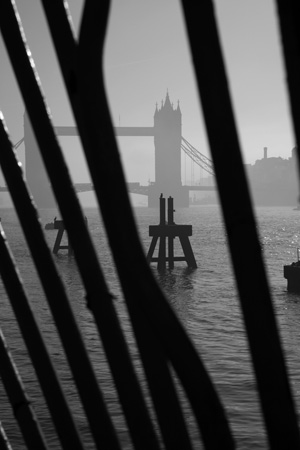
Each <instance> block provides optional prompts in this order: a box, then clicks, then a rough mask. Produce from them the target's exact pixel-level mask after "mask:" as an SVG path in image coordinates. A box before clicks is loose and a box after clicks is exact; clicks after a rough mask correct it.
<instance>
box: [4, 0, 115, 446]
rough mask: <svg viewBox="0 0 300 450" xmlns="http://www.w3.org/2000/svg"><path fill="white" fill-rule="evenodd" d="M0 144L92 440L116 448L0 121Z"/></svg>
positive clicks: (59, 282) (103, 406)
mask: <svg viewBox="0 0 300 450" xmlns="http://www.w3.org/2000/svg"><path fill="white" fill-rule="evenodd" d="M0 10H1V7H0ZM0 23H1V14H0ZM0 145H1V152H0V165H1V169H2V171H3V174H4V177H5V180H6V183H7V186H8V188H9V192H10V194H11V197H12V200H13V202H14V205H15V208H16V211H17V214H18V217H19V220H20V223H21V225H22V228H23V231H24V235H25V237H26V240H27V243H28V246H29V248H30V251H31V254H32V257H33V260H34V263H35V265H36V269H37V272H38V274H39V277H40V279H41V283H42V286H43V288H44V291H45V295H46V298H47V301H48V304H49V307H50V310H51V312H52V314H53V317H54V320H55V324H56V327H57V329H58V332H59V335H60V338H61V341H62V343H63V346H64V349H65V353H66V356H67V360H68V362H69V365H70V367H71V370H72V372H73V376H74V381H75V383H76V386H77V388H78V392H79V395H80V398H81V401H82V404H83V407H84V409H85V412H86V415H87V418H88V421H89V424H90V427H91V430H92V433H93V436H94V439H95V441H96V442H98V443H99V445H100V443H102V445H104V444H106V445H108V446H111V448H115V449H119V444H118V442H117V439H116V436H115V432H114V428H113V425H112V423H111V419H110V417H109V415H108V412H107V409H106V406H105V404H104V401H103V398H102V394H101V392H100V390H99V387H98V383H97V380H96V377H95V374H94V372H93V368H92V365H91V362H90V360H89V358H88V355H87V352H86V349H85V347H84V344H83V341H82V337H81V334H80V332H79V329H78V326H77V324H76V322H75V318H74V315H73V311H72V309H71V306H70V304H69V300H68V298H67V295H66V292H65V289H64V285H63V282H62V280H61V278H60V276H59V274H58V272H57V269H56V266H55V263H54V261H53V259H52V254H51V252H50V249H49V247H48V245H47V242H46V240H45V237H44V234H43V230H42V227H41V223H40V221H39V220H38V212H37V210H36V208H35V206H34V204H33V201H32V198H31V197H30V195H29V192H28V190H27V187H26V184H25V181H24V178H23V172H22V169H20V166H19V164H18V161H17V159H16V157H15V154H14V152H13V150H12V144H11V143H10V141H9V139H8V136H7V133H6V131H5V128H4V124H3V122H2V121H1V122H0ZM41 261H42V264H41ZM83 367H84V370H83Z"/></svg>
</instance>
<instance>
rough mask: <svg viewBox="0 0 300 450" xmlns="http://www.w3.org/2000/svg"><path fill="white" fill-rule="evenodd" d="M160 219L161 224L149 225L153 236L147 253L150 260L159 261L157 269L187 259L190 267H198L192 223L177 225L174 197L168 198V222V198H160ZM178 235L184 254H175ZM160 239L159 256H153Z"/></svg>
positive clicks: (162, 268)
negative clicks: (175, 241)
mask: <svg viewBox="0 0 300 450" xmlns="http://www.w3.org/2000/svg"><path fill="white" fill-rule="evenodd" d="M159 206H160V220H159V225H150V226H149V236H153V238H152V241H151V244H150V247H149V251H148V254H147V261H148V262H150V263H151V262H157V269H158V270H164V269H165V268H166V264H167V263H168V266H169V269H173V268H174V262H175V261H186V263H187V265H188V267H191V268H193V269H195V268H197V263H196V260H195V257H194V253H193V250H192V247H191V243H190V241H189V236H192V234H193V231H192V225H177V224H175V223H174V205H173V197H169V198H168V221H167V222H166V200H165V198H163V197H160V199H159ZM176 237H178V238H179V240H180V243H181V246H182V250H183V254H184V256H174V239H175V238H176ZM158 239H159V250H158V256H157V257H155V256H153V253H154V251H155V247H156V244H157V241H158ZM166 240H167V241H168V256H166Z"/></svg>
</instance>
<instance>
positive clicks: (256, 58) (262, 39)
mask: <svg viewBox="0 0 300 450" xmlns="http://www.w3.org/2000/svg"><path fill="white" fill-rule="evenodd" d="M16 4H17V7H18V10H19V13H20V16H21V20H22V23H23V26H24V30H25V35H26V38H27V41H28V43H29V47H30V49H31V52H32V54H33V58H34V60H35V63H36V66H37V70H38V73H39V75H40V78H41V82H42V85H43V90H44V92H45V94H46V96H47V100H48V104H49V106H50V109H51V112H52V115H53V122H54V124H55V125H73V124H74V122H73V119H72V114H71V112H70V109H69V106H68V102H67V99H66V96H65V94H64V88H63V83H62V80H61V77H60V73H59V69H58V66H57V62H56V57H55V54H54V50H53V47H52V44H51V40H50V36H49V32H48V29H47V24H46V21H45V18H44V16H43V11H42V7H41V5H40V2H39V1H38V0H26V1H24V0H16ZM68 4H69V7H70V11H71V15H72V17H73V21H74V25H75V28H76V29H78V23H79V20H80V13H81V8H82V0H69V1H68ZM214 4H215V8H216V13H217V19H218V25H219V30H220V34H221V37H222V45H223V49H224V52H225V57H226V66H227V73H228V76H229V79H230V88H231V93H232V98H233V101H234V109H235V114H236V119H237V124H238V132H239V136H240V142H241V146H242V152H243V156H244V162H245V163H251V164H253V163H254V162H255V160H256V159H261V158H262V157H263V147H268V156H281V157H283V158H288V157H290V156H291V150H292V148H293V146H294V145H295V142H294V137H293V133H292V126H291V123H290V116H289V105H288V99H287V95H286V86H285V73H284V69H283V65H282V55H281V47H280V38H279V35H278V24H277V18H276V9H275V3H274V1H271V0H243V1H241V0H215V1H214ZM0 61H1V65H0V109H1V110H2V112H3V114H4V116H5V119H6V123H7V125H8V128H9V130H10V134H11V139H12V141H13V142H17V141H18V140H19V139H20V138H21V137H23V113H24V105H23V103H22V100H21V97H20V95H19V92H18V88H17V86H16V83H15V80H14V75H13V73H12V71H11V68H10V64H9V61H8V58H7V55H6V51H5V48H4V45H3V41H2V39H1V38H0ZM104 71H105V78H106V84H107V93H108V96H109V103H110V107H111V114H112V118H113V121H114V124H115V125H116V126H117V125H121V126H152V125H153V114H154V110H155V104H156V102H158V104H159V105H160V103H161V101H162V100H163V99H164V98H165V96H166V92H167V90H168V92H169V95H170V99H171V101H172V102H174V105H177V101H178V100H179V102H180V107H181V111H182V134H183V136H184V137H185V138H186V139H187V140H188V141H189V142H190V143H191V144H193V145H194V146H195V147H196V148H197V149H198V150H200V151H201V152H202V153H204V154H205V155H207V156H210V153H209V148H208V145H207V140H206V135H205V129H204V124H203V120H202V116H201V108H200V106H199V103H198V94H197V90H196V86H195V83H194V77H193V69H192V65H191V60H190V55H189V50H188V43H187V40H186V36H185V29H184V23H183V17H182V13H181V6H180V2H179V1H177V0H126V1H124V0H113V1H112V7H111V16H110V23H109V30H108V34H107V40H106V50H105V57H104ZM60 140H61V143H62V146H63V148H64V153H65V155H66V158H67V160H68V161H69V163H70V167H71V173H72V176H73V177H74V180H75V181H78V182H85V181H88V175H87V171H86V168H85V164H84V159H83V157H82V155H81V150H80V145H79V141H78V139H77V138H61V139H60ZM118 142H119V145H120V149H121V154H122V159H123V162H124V166H125V171H126V175H127V179H128V181H139V182H141V183H143V184H148V180H152V181H153V180H154V144H153V138H128V137H127V138H126V137H122V138H121V137H120V138H118ZM23 151H24V150H22V148H20V151H19V156H20V159H21V160H24V155H23V154H22V152H23ZM183 182H184V179H183Z"/></svg>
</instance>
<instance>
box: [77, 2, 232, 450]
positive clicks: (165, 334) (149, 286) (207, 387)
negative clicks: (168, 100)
mask: <svg viewBox="0 0 300 450" xmlns="http://www.w3.org/2000/svg"><path fill="white" fill-rule="evenodd" d="M107 14H108V10H107V2H106V3H105V2H102V3H101V4H100V3H98V2H92V1H87V2H86V3H85V10H84V13H83V20H82V25H81V30H80V43H79V56H78V61H79V63H78V66H79V79H78V87H79V88H78V89H79V91H80V93H81V95H80V96H79V97H80V102H81V103H80V105H81V108H82V110H84V111H86V114H85V115H84V117H83V118H82V119H83V121H84V128H85V129H86V130H90V132H89V133H87V142H86V145H85V146H84V148H85V152H86V156H87V160H88V165H89V168H90V172H91V174H92V179H93V182H94V185H95V192H96V195H97V198H98V201H99V204H100V207H101V211H102V215H103V219H104V222H105V226H106V230H107V233H108V236H109V242H110V246H111V248H112V251H113V255H114V259H115V262H116V265H117V268H118V273H119V277H120V280H121V284H122V288H123V292H124V294H125V298H126V301H127V306H128V308H129V311H130V315H131V320H132V323H133V327H134V328H135V327H136V326H138V325H137V324H138V322H139V321H141V323H147V324H148V326H149V329H151V335H148V336H145V339H147V338H148V339H149V340H150V339H151V337H155V339H157V340H158V341H159V342H160V345H161V346H162V348H163V350H164V353H165V355H166V359H168V360H170V362H171V363H172V364H173V366H174V368H175V370H176V371H177V374H178V375H179V378H180V379H181V381H182V383H183V385H184V388H185V389H186V392H187V394H188V397H189V400H190V402H191V404H192V407H193V409H194V411H195V416H196V419H197V422H198V424H199V427H200V429H201V433H202V437H203V440H204V442H205V444H206V445H207V448H214V447H216V446H218V445H223V446H224V445H226V446H227V448H232V446H233V441H232V437H231V434H230V430H229V427H228V423H227V420H226V417H225V414H224V411H223V408H222V406H221V404H220V401H219V399H218V397H217V395H216V392H215V390H214V387H213V385H212V383H211V381H210V379H209V377H208V375H207V373H206V371H205V368H204V367H203V365H202V363H201V360H200V358H199V356H198V355H197V353H196V352H195V349H194V347H193V345H192V343H191V341H190V340H189V338H188V337H187V335H186V333H185V331H184V329H183V327H182V326H181V324H180V322H179V321H178V319H177V318H176V316H175V314H174V313H173V311H172V309H171V308H170V306H169V304H168V302H167V300H166V298H165V297H164V295H163V293H162V291H161V289H160V288H159V286H158V284H157V282H156V280H155V279H154V277H153V274H152V272H151V270H150V269H149V266H148V264H147V261H146V258H145V254H144V251H143V248H142V246H141V242H140V240H139V236H138V233H137V229H136V226H135V221H134V217H133V213H132V209H131V205H130V201H129V198H128V194H127V191H126V183H125V177H124V172H123V168H122V164H121V160H120V155H119V152H118V148H117V145H116V141H115V138H114V132H113V127H112V123H111V119H110V114H109V108H108V103H107V98H106V93H105V86H104V79H103V72H102V67H101V62H100V61H99V60H98V58H95V56H94V55H95V54H96V53H97V52H98V53H99V50H100V49H101V55H103V44H104V37H105V25H106V23H107ZM96 18H97V20H98V25H97V24H96V22H97V21H96ZM99 20H101V27H99ZM82 64H83V65H86V67H89V74H90V75H91V80H92V83H91V84H90V86H86V83H87V71H84V70H83V66H82ZM88 105H90V108H88ZM91 106H92V107H91ZM87 108H88V109H87ZM99 123H101V128H100V127H99ZM83 135H84V133H83ZM84 137H85V135H84ZM113 174H114V177H115V178H114V179H116V183H115V184H114V186H113V187H112V190H110V192H109V195H108V192H107V189H105V188H104V186H105V185H106V183H107V180H109V179H111V177H112V176H113ZM105 191H106V192H105ZM117 199H118V204H119V205H120V207H121V210H119V211H114V210H113V209H111V207H110V205H111V203H114V202H115V201H116V200H117ZM120 215H121V217H122V218H123V222H122V224H121V223H120V221H119V220H118V217H119V216H120ZM137 273H138V274H139V276H138V277H137ZM135 331H136V328H135ZM136 336H137V342H138V343H139V342H141V337H140V336H139V334H138V333H136ZM140 352H141V355H142V357H143V353H144V352H143V348H142V347H140ZM144 357H145V359H146V358H147V354H145V356H144ZM212 422H213V423H215V424H216V427H217V428H218V430H219V432H218V433H214V432H213V428H212V427H211V424H212Z"/></svg>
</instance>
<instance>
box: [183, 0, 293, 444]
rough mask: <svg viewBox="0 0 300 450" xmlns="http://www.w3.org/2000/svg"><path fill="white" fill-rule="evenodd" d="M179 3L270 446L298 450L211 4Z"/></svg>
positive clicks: (287, 384)
mask: <svg viewBox="0 0 300 450" xmlns="http://www.w3.org/2000/svg"><path fill="white" fill-rule="evenodd" d="M182 5H183V10H184V15H185V21H186V28H187V33H188V37H189V42H190V48H191V53H192V57H193V63H194V69H195V74H196V78H197V83H198V89H199V93H200V98H201V104H202V108H203V112H204V118H205V124H206V129H207V134H208V138H209V143H210V148H211V153H212V158H213V162H214V169H215V174H216V178H217V183H218V190H219V195H220V199H221V204H222V210H223V216H224V220H225V225H226V231H227V235H228V242H229V247H230V252H231V258H232V262H233V267H234V272H235V277H236V282H237V286H238V291H239V296H240V302H241V307H242V311H243V315H244V321H245V325H246V331H247V335H248V340H249V344H250V349H251V355H252V360H253V365H254V370H255V374H256V380H257V386H258V390H259V395H260V399H261V406H262V410H263V414H264V418H265V423H266V428H267V433H268V438H269V442H270V446H271V448H273V449H282V448H285V449H295V448H299V446H300V441H299V430H298V424H297V416H296V414H295V408H294V404H293V400H292V396H291V391H290V386H289V382H288V377H287V372H286V367H285V361H284V357H283V352H282V348H281V344H280V340H279V335H278V330H277V326H276V320H275V315H274V311H273V306H272V301H271V296H270V290H269V286H268V282H267V278H266V273H265V268H264V264H263V259H262V255H261V249H260V244H259V240H258V236H257V232H256V224H255V218H254V214H253V210H252V205H251V200H250V195H249V189H248V186H247V180H246V176H245V172H244V167H243V162H242V157H241V151H240V145H239V141H238V136H237V130H236V125H235V120H234V114H233V109H232V105H231V100H230V94H229V89H228V83H227V77H226V73H225V67H224V62H223V56H222V51H221V47H220V42H219V37H218V31H217V26H216V21H215V17H214V11H213V4H212V2H211V1H210V0H203V1H202V2H200V3H196V2H192V1H182ZM232 167H234V168H235V170H232ZM228 174H230V176H228ZM245 236H246V237H247V255H245V252H244V242H245Z"/></svg>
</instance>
